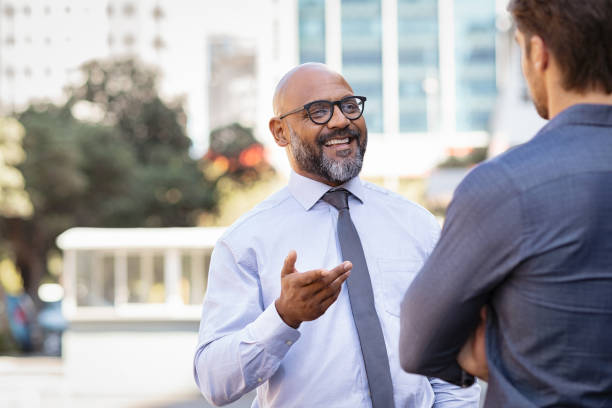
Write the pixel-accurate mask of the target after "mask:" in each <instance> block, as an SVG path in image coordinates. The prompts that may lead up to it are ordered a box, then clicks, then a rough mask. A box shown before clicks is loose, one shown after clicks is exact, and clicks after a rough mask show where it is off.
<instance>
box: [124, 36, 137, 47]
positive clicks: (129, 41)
mask: <svg viewBox="0 0 612 408" xmlns="http://www.w3.org/2000/svg"><path fill="white" fill-rule="evenodd" d="M135 41H136V40H135V39H134V36H133V35H132V34H126V35H125V36H124V37H123V45H125V46H126V47H131V46H132V45H134V42H135Z"/></svg>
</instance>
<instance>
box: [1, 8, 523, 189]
mask: <svg viewBox="0 0 612 408" xmlns="http://www.w3.org/2000/svg"><path fill="white" fill-rule="evenodd" d="M506 3H507V1H506V0H487V1H481V0H282V1H281V0H260V1H257V2H253V1H245V0H227V1H223V2H218V1H212V0H206V1H197V2H192V1H188V0H139V1H136V0H106V1H99V0H58V1H52V2H51V1H48V0H19V1H17V0H3V1H2V2H0V113H3V114H7V113H11V112H15V111H19V110H20V109H23V108H24V107H25V106H26V105H27V103H29V102H31V101H36V100H50V101H53V102H61V101H62V98H63V97H64V95H63V92H62V88H63V86H64V85H65V84H66V83H70V82H75V81H78V80H79V72H78V67H79V65H81V64H82V63H83V62H86V61H88V60H91V59H93V58H108V57H126V56H133V57H137V58H139V59H140V60H142V61H144V62H145V63H147V64H149V65H152V66H154V67H156V68H157V69H158V70H159V72H160V73H161V81H160V91H161V93H162V96H163V97H166V98H175V97H178V96H180V97H183V98H184V100H185V108H186V112H187V117H188V123H187V131H188V134H189V136H190V137H191V138H192V140H193V141H194V144H195V148H194V152H195V153H196V154H201V153H203V152H204V151H205V150H206V147H207V146H206V145H207V143H208V135H209V133H210V131H211V130H213V129H215V128H217V127H219V126H224V125H227V124H230V123H232V122H240V123H241V124H242V125H244V126H252V127H253V129H254V133H255V136H256V137H257V138H258V139H259V140H260V141H262V142H263V143H264V144H266V145H267V146H268V148H269V149H268V150H269V157H270V159H271V161H272V163H273V165H275V166H276V167H277V168H279V169H280V170H281V173H286V172H287V170H288V165H287V161H286V157H285V154H284V151H282V149H279V148H278V147H276V146H275V145H274V142H273V140H272V138H271V137H270V135H269V131H268V120H269V118H270V116H271V115H272V109H271V100H272V93H273V90H274V87H275V85H276V83H277V81H278V80H279V79H280V77H281V76H282V75H283V74H284V73H285V72H286V71H287V70H288V69H290V68H291V67H292V66H294V65H296V64H299V63H303V62H308V61H318V62H324V63H327V64H329V65H330V66H331V67H332V68H334V69H336V70H339V71H341V72H342V73H343V74H344V75H345V77H346V78H347V80H348V81H349V83H351V85H352V86H353V87H354V90H355V92H356V93H357V94H362V95H365V96H367V98H368V100H367V102H366V111H365V112H366V113H365V116H366V119H367V122H368V129H369V133H370V138H369V145H368V160H366V161H365V165H364V171H363V175H364V176H365V177H368V178H374V179H381V180H383V182H384V183H385V184H388V186H389V187H392V188H393V182H394V180H395V181H397V179H398V177H422V176H424V175H427V174H428V173H429V171H430V170H431V169H433V168H434V167H435V166H436V165H437V164H438V163H440V162H441V161H443V160H445V158H447V157H448V156H449V155H461V154H464V153H465V152H469V151H470V150H471V149H473V148H477V147H484V146H488V145H489V144H490V143H491V137H492V135H493V133H495V132H494V130H493V118H495V121H496V123H497V124H498V127H499V126H502V124H503V126H506V125H508V124H510V125H513V124H516V123H521V122H525V121H524V120H523V117H522V116H521V115H522V112H517V111H516V110H513V109H512V108H511V107H510V106H509V105H512V103H510V102H503V101H501V100H500V95H501V94H502V93H503V92H502V88H503V87H504V86H506V84H509V81H515V82H516V81H519V82H520V81H521V79H520V71H519V72H518V74H519V75H518V77H517V78H515V79H512V80H509V79H507V77H508V71H509V68H508V67H509V66H510V64H511V63H512V61H514V63H516V58H515V59H514V60H512V59H510V58H508V57H507V55H508V54H509V50H510V49H512V48H515V46H514V45H513V44H511V43H508V41H507V39H508V38H509V36H511V32H512V30H511V25H510V22H509V18H508V15H507V12H506V11H505V7H506ZM517 58H518V56H517ZM515 73H516V72H515ZM506 88H507V89H508V90H510V91H511V92H514V93H516V91H517V89H518V88H517V87H516V86H508V87H506ZM521 89H523V88H521ZM504 98H508V96H507V95H506V96H504ZM523 101H524V102H528V101H527V100H524V99H523ZM500 103H501V104H504V106H506V108H503V109H502V108H499V105H500ZM523 105H525V106H528V103H527V104H526V103H523ZM496 106H497V108H496ZM508 109H510V110H511V111H512V112H511V114H509V113H508V112H507V110H508ZM498 111H499V112H500V114H501V115H502V116H504V115H505V117H507V118H509V119H501V117H500V115H498V113H497V112H498ZM530 113H531V112H529V113H527V115H530ZM515 115H518V116H515ZM500 120H501V122H500ZM498 133H499V132H498ZM495 143H496V142H495ZM501 145H503V143H501V144H500V143H498V144H497V146H501Z"/></svg>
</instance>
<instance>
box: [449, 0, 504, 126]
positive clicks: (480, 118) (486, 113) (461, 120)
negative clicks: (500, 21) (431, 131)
mask: <svg viewBox="0 0 612 408" xmlns="http://www.w3.org/2000/svg"><path fill="white" fill-rule="evenodd" d="M495 35H496V28H495V3H494V2H481V1H476V0H466V1H462V2H455V78H456V83H455V84H456V85H455V86H456V101H457V103H456V106H457V130H459V131H479V130H488V129H489V120H490V116H491V112H492V109H493V106H494V105H495V100H496V97H497V86H496V78H495V75H496V70H495Z"/></svg>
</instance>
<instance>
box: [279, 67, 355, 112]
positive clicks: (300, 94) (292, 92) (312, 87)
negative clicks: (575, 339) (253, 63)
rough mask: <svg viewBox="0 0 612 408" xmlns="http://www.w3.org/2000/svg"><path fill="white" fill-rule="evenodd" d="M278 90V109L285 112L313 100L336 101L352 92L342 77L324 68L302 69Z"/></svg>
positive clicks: (294, 73) (293, 74)
mask: <svg viewBox="0 0 612 408" xmlns="http://www.w3.org/2000/svg"><path fill="white" fill-rule="evenodd" d="M282 85H283V86H282V87H281V89H279V98H278V104H279V106H278V108H279V110H280V111H287V110H290V109H295V108H297V107H299V106H303V105H304V104H306V103H308V102H312V101H315V100H321V99H323V100H338V99H340V98H342V97H344V96H347V95H352V94H353V90H352V88H351V87H350V85H349V84H348V83H347V82H346V80H345V79H344V78H343V77H342V75H340V74H338V73H337V72H334V71H331V70H329V69H327V68H324V67H318V66H315V67H302V68H301V69H297V70H296V71H294V72H293V73H291V75H290V76H289V77H288V78H287V79H286V82H285V83H284V84H282Z"/></svg>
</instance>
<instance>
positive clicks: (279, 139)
mask: <svg viewBox="0 0 612 408" xmlns="http://www.w3.org/2000/svg"><path fill="white" fill-rule="evenodd" d="M268 126H269V127H270V133H272V136H273V137H274V141H275V142H276V144H277V145H279V146H280V147H285V146H287V145H288V144H289V140H287V138H286V137H285V127H284V126H283V123H282V122H281V120H280V119H279V118H278V117H276V116H275V117H273V118H272V119H270V122H269V123H268Z"/></svg>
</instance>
